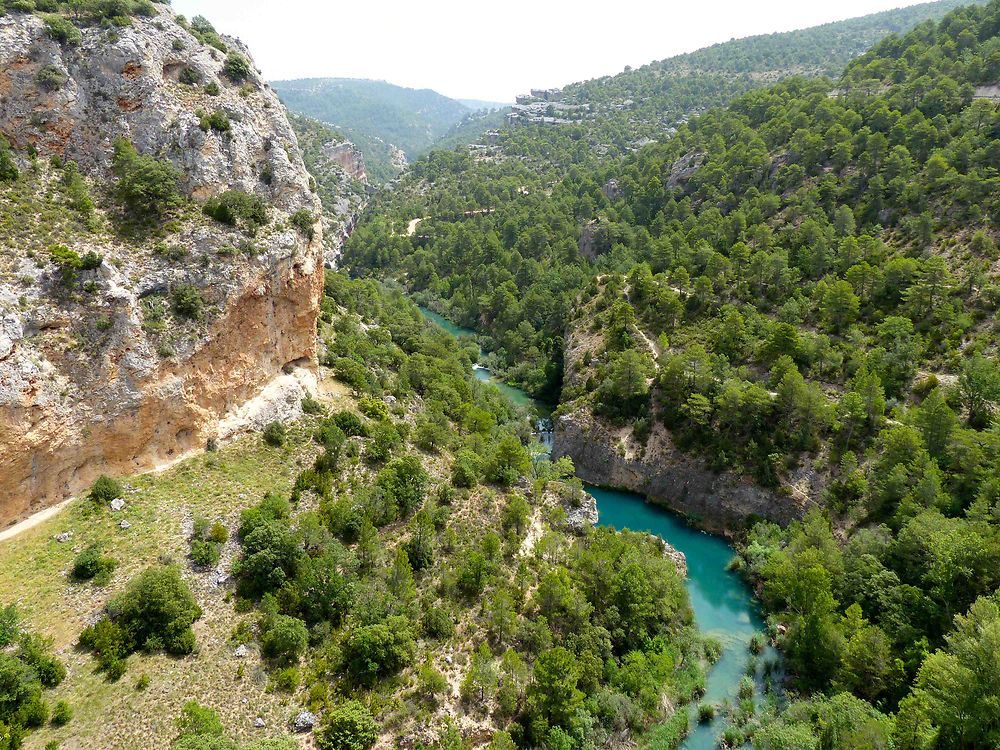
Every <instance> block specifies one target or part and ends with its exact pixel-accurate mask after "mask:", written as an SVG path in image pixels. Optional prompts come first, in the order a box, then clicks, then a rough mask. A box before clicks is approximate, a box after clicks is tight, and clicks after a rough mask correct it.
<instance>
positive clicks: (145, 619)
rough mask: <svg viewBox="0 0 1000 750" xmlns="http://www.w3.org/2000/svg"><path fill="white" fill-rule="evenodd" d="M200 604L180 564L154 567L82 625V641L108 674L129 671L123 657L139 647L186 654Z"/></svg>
mask: <svg viewBox="0 0 1000 750" xmlns="http://www.w3.org/2000/svg"><path fill="white" fill-rule="evenodd" d="M201 614H202V612H201V608H200V607H199V606H198V603H197V602H196V601H195V599H194V596H192V594H191V590H190V589H189V588H188V586H187V584H186V583H184V581H183V579H182V578H181V576H180V573H179V572H178V570H177V569H176V568H174V567H172V566H160V567H155V568H150V569H149V570H147V571H145V572H144V573H142V574H141V575H140V576H138V577H137V578H136V579H134V580H133V581H132V582H131V583H129V585H128V586H127V587H126V589H125V590H124V591H123V592H122V593H120V594H119V595H118V596H116V597H115V598H114V599H112V600H111V601H110V602H109V603H108V614H107V615H105V616H104V617H103V618H102V619H100V620H98V621H97V623H95V624H94V625H91V626H89V627H87V628H85V629H84V631H83V633H82V634H81V635H80V644H81V645H82V646H84V647H85V648H87V649H89V650H91V651H93V652H95V653H96V654H97V655H98V657H99V661H100V668H101V669H102V670H103V671H105V673H106V674H107V675H108V677H109V678H110V679H117V678H118V677H121V675H122V674H124V672H125V659H126V658H127V657H128V655H129V654H131V653H134V652H136V651H138V650H140V649H144V650H146V651H150V652H152V651H159V650H163V651H166V652H167V653H170V654H175V655H184V654H189V653H191V652H192V651H193V650H194V647H195V637H194V631H193V630H192V629H191V624H192V623H193V622H194V621H195V620H197V619H198V618H200V617H201Z"/></svg>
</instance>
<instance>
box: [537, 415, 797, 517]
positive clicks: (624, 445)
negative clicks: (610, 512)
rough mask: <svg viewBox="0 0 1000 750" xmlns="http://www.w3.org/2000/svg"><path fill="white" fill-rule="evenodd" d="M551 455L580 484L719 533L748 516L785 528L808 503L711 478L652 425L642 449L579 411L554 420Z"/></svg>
mask: <svg viewBox="0 0 1000 750" xmlns="http://www.w3.org/2000/svg"><path fill="white" fill-rule="evenodd" d="M554 439H555V442H554V445H553V451H552V453H553V457H555V458H560V457H562V456H569V457H570V458H572V459H573V463H574V465H575V466H576V473H577V475H578V476H579V477H580V478H581V479H583V480H584V481H585V482H589V483H591V484H596V485H599V486H604V487H614V488H616V489H623V490H629V491H631V492H636V493H639V494H641V495H646V496H647V497H648V498H649V499H650V500H652V501H653V502H656V503H659V504H661V505H664V506H666V507H668V508H670V509H671V510H674V511H677V512H679V513H683V514H685V515H687V516H689V517H691V518H692V520H694V521H695V522H696V523H697V524H698V525H699V526H701V527H703V528H705V529H707V530H709V531H712V532H716V533H720V534H732V533H733V532H735V531H738V530H739V529H740V528H741V527H742V526H743V525H744V524H745V522H746V521H747V519H749V518H750V517H752V516H757V517H760V518H765V519H768V520H771V521H774V522H776V523H780V524H787V523H789V522H790V521H792V520H794V519H796V518H799V517H801V516H802V514H803V513H804V512H805V510H806V508H807V507H808V504H807V503H806V502H804V501H802V500H801V499H799V498H796V497H794V496H791V495H781V494H778V493H776V492H772V491H769V490H765V489H763V488H761V487H759V486H757V485H755V484H754V483H752V482H751V481H749V480H746V479H742V478H740V477H737V476H735V475H733V474H731V473H728V472H725V473H721V474H717V473H715V472H713V471H711V470H710V469H708V468H707V467H706V466H705V465H704V462H703V461H702V460H701V459H699V458H697V457H695V456H691V455H688V454H685V453H682V452H681V451H680V450H678V449H677V448H676V447H675V446H674V445H673V442H672V441H671V439H670V435H669V433H668V432H667V431H666V430H665V429H664V428H663V427H662V425H657V426H656V428H655V429H654V430H653V433H652V435H651V436H650V438H649V441H648V443H647V444H646V446H645V450H644V451H643V450H642V447H641V446H639V445H638V444H636V442H635V441H634V439H632V438H631V436H630V434H629V433H627V432H626V431H623V430H614V429H613V428H610V427H609V426H608V425H606V424H604V423H603V422H601V421H600V420H597V419H595V418H594V417H593V416H592V415H591V414H590V413H589V412H587V411H585V410H580V411H577V412H575V413H573V414H570V415H565V416H563V417H561V418H559V419H557V420H556V421H555V436H554Z"/></svg>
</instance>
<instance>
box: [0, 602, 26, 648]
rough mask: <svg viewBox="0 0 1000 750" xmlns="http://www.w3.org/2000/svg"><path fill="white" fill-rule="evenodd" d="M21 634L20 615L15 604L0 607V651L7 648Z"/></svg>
mask: <svg viewBox="0 0 1000 750" xmlns="http://www.w3.org/2000/svg"><path fill="white" fill-rule="evenodd" d="M20 635H21V615H20V613H18V611H17V605H14V604H9V605H7V606H6V607H0V651H2V650H3V649H5V648H7V646H9V645H10V644H12V643H13V642H14V641H16V640H17V639H18V638H19V637H20Z"/></svg>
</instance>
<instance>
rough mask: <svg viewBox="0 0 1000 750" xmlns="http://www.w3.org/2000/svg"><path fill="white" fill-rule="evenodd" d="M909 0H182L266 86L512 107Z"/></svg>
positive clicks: (176, 1)
mask: <svg viewBox="0 0 1000 750" xmlns="http://www.w3.org/2000/svg"><path fill="white" fill-rule="evenodd" d="M915 4H916V2H911V1H910V0H839V2H836V3H828V2H816V1H814V0H682V1H681V2H678V1H677V0H601V2H594V1H593V0H478V1H477V0H430V1H429V2H417V1H411V2H403V1H400V0H391V1H390V0H281V1H280V2H276V0H173V6H174V8H175V9H176V11H177V12H179V13H183V14H184V15H186V16H187V17H188V18H191V17H192V16H195V15H199V14H200V15H203V16H205V17H206V18H208V20H209V21H211V22H212V23H213V24H214V25H215V27H216V28H217V29H218V30H219V31H221V32H223V33H226V34H230V35H232V36H238V37H240V38H241V39H242V40H243V41H244V42H246V43H247V44H248V45H249V46H250V50H251V51H252V52H253V55H254V59H255V61H256V62H257V65H258V66H259V67H260V68H261V70H263V72H264V75H265V76H266V77H267V78H268V79H269V80H279V79H285V78H312V77H337V78H374V79H381V80H386V81H389V82H390V83H395V84H398V85H401V86H409V87H412V88H432V89H434V90H436V91H438V92H440V93H442V94H445V95H446V96H451V97H454V98H465V99H482V100H486V101H496V102H512V101H513V99H514V96H515V95H516V94H519V93H526V92H527V91H528V89H531V88H548V87H553V86H562V85H565V84H568V83H572V82H574V81H581V80H585V79H588V78H595V77H598V76H603V75H611V74H614V73H618V72H621V70H622V69H623V68H624V67H625V66H626V65H631V66H633V67H638V66H639V65H643V64H645V63H648V62H651V61H653V60H662V59H663V58H665V57H671V56H672V55H676V54H680V53H682V52H690V51H692V50H695V49H698V48H700V47H705V46H708V45H710V44H715V43H717V42H725V41H728V40H729V39H733V38H739V37H745V36H752V35H755V34H767V33H771V32H775V31H791V30H793V29H801V28H805V27H808V26H815V25H818V24H821V23H826V22H828V21H837V20H841V19H844V18H851V17H853V16H860V15H866V14H868V13H876V12H878V11H881V10H888V9H890V8H896V7H900V6H905V5H915Z"/></svg>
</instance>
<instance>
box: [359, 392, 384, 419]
mask: <svg viewBox="0 0 1000 750" xmlns="http://www.w3.org/2000/svg"><path fill="white" fill-rule="evenodd" d="M358 408H359V409H360V410H361V413H362V414H364V415H365V416H366V417H370V418H371V419H388V417H389V406H388V404H386V403H385V402H384V401H382V399H379V398H375V397H374V396H362V397H361V398H360V399H359V401H358Z"/></svg>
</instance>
